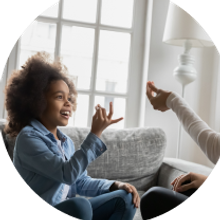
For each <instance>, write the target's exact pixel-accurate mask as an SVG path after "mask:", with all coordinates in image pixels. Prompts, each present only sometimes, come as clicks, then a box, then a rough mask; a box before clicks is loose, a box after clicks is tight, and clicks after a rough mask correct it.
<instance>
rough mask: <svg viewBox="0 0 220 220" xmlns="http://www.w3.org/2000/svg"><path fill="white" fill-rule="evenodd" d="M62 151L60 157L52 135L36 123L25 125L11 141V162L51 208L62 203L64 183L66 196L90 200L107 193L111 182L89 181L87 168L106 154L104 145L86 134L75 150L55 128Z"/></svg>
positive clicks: (93, 136)
mask: <svg viewBox="0 0 220 220" xmlns="http://www.w3.org/2000/svg"><path fill="white" fill-rule="evenodd" d="M57 135H58V138H59V139H60V140H61V145H62V147H63V149H64V153H65V157H66V158H67V160H66V161H64V160H63V158H62V153H61V152H60V150H59V148H58V146H57V142H56V139H55V137H54V135H53V134H52V133H51V132H50V131H48V130H47V129H46V127H45V126H44V125H43V124H42V123H40V122H39V121H38V120H36V119H33V120H32V121H31V122H30V125H27V126H25V127H24V128H23V129H22V130H21V131H20V133H19V134H18V136H17V138H16V141H15V148H14V156H13V163H14V166H15V167H16V169H17V170H18V172H19V173H20V175H21V176H22V178H23V179H24V180H25V182H26V183H27V184H28V185H29V186H30V187H31V189H32V190H33V191H34V192H36V193H37V194H38V195H39V196H40V197H41V198H42V199H44V200H45V201H47V202H48V203H49V204H51V205H53V206H54V205H56V204H58V203H60V202H61V201H62V194H63V193H64V192H63V191H64V186H65V184H67V185H69V186H70V190H69V193H68V197H69V198H71V197H74V196H75V195H76V194H79V195H81V196H89V197H94V196H98V195H101V194H103V193H107V192H109V188H110V186H111V185H112V184H113V183H114V180H106V179H93V178H91V177H90V176H88V175H87V171H86V168H87V166H88V165H89V164H90V163H91V162H92V161H94V160H95V159H96V158H97V157H99V156H100V155H101V154H102V153H104V152H105V151H106V149H107V148H106V146H105V144H104V143H103V142H102V141H101V140H100V139H99V138H98V137H97V136H96V135H95V134H93V133H91V132H90V133H89V134H88V136H87V137H86V138H85V140H84V141H83V143H82V144H81V148H80V149H79V150H77V151H75V147H74V144H73V142H72V140H71V139H70V138H69V137H68V136H67V135H64V134H63V133H62V132H61V131H60V130H59V129H57Z"/></svg>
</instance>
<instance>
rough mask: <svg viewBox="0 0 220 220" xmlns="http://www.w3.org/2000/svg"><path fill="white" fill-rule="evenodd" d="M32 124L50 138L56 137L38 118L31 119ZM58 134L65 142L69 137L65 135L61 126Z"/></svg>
mask: <svg viewBox="0 0 220 220" xmlns="http://www.w3.org/2000/svg"><path fill="white" fill-rule="evenodd" d="M30 124H31V126H32V127H34V128H35V129H36V130H38V131H39V132H40V133H42V134H43V135H45V136H48V137H49V138H50V139H55V137H54V135H53V134H52V133H51V132H50V131H48V130H47V128H46V127H45V126H44V125H43V124H42V123H41V122H40V121H39V120H37V119H32V120H31V121H30ZM57 136H58V138H59V139H60V140H61V142H65V141H66V139H67V137H66V135H64V134H63V133H62V132H61V131H60V130H59V128H57Z"/></svg>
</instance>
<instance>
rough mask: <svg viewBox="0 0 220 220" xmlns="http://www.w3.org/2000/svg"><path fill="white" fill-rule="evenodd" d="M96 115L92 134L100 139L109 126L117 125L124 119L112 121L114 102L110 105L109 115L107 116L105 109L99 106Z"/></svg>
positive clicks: (93, 120)
mask: <svg viewBox="0 0 220 220" xmlns="http://www.w3.org/2000/svg"><path fill="white" fill-rule="evenodd" d="M95 109H96V113H95V115H94V116H93V119H92V128H91V132H92V133H93V134H95V135H97V136H98V137H100V136H101V134H102V132H103V131H104V130H105V128H107V127H108V126H109V125H111V124H114V123H117V122H119V121H121V120H122V119H123V117H121V118H118V119H114V120H112V115H113V104H112V102H110V103H109V109H110V111H109V114H108V115H107V114H106V110H105V108H102V107H101V106H100V105H99V104H98V105H97V106H96V107H95Z"/></svg>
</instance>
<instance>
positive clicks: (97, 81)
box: [10, 0, 145, 128]
mask: <svg viewBox="0 0 220 220" xmlns="http://www.w3.org/2000/svg"><path fill="white" fill-rule="evenodd" d="M142 8H144V10H143V9H142ZM140 9H142V10H140ZM136 11H138V13H137V12H136ZM144 20H145V3H144V1H141V0H111V1H109V0H60V2H59V3H57V4H56V5H54V6H52V7H51V8H49V9H48V10H46V11H45V12H44V13H42V14H41V15H40V16H39V17H38V18H37V19H36V20H35V21H34V22H33V23H32V24H31V25H30V26H29V27H28V28H27V29H26V30H25V32H24V33H23V35H22V36H21V38H20V39H19V40H18V42H17V44H16V48H17V49H16V50H15V52H14V53H15V55H14V56H12V57H11V58H10V59H11V60H12V59H13V61H12V62H14V63H15V64H14V66H16V68H21V66H22V65H23V64H24V62H25V61H26V60H27V58H28V57H29V56H31V55H32V54H35V53H36V52H37V51H43V50H44V51H47V52H49V53H50V54H51V56H52V58H55V57H57V56H61V57H63V63H64V64H65V65H66V66H67V68H68V70H69V73H70V75H71V76H72V78H73V80H74V83H75V85H76V87H77V91H78V100H77V103H78V105H77V110H76V112H75V114H74V115H73V117H72V118H70V119H69V124H68V125H69V126H78V127H87V126H88V127H90V126H91V120H92V116H93V114H94V112H95V109H94V107H95V105H97V104H98V103H99V104H100V105H102V106H103V107H105V108H106V110H107V112H108V111H109V102H113V106H114V115H113V118H114V119H115V118H118V117H124V120H122V121H120V122H119V123H117V124H113V125H112V126H111V128H125V127H131V126H132V127H135V126H137V124H138V122H137V121H138V120H136V119H135V120H133V121H132V120H130V119H131V117H132V114H136V115H137V114H138V113H139V111H138V106H137V103H138V101H137V100H138V95H139V90H140V89H139V87H140V86H139V84H140V80H141V74H142V72H141V70H142V69H141V68H139V69H137V68H136V69H135V67H136V66H141V65H142V63H141V62H142V59H139V60H138V58H136V55H135V54H138V53H139V54H141V55H139V57H141V58H142V49H143V39H144ZM135 23H137V24H138V25H136V26H137V27H136V26H135ZM141 25H142V26H141ZM14 57H16V59H15V58H14ZM135 75H137V76H135ZM133 79H135V80H133ZM129 85H132V89H134V90H133V91H132V90H130V89H129V88H130V86H129ZM134 108H136V110H134Z"/></svg>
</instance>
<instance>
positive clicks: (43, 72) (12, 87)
mask: <svg viewBox="0 0 220 220" xmlns="http://www.w3.org/2000/svg"><path fill="white" fill-rule="evenodd" d="M56 80H63V81H64V82H66V84H67V85H68V87H69V93H70V94H69V95H70V96H71V104H72V110H73V111H75V110H76V97H77V91H76V88H75V86H74V84H73V81H72V80H71V79H70V76H69V75H68V70H67V67H66V66H65V65H63V64H62V62H61V59H60V58H57V59H56V60H55V61H52V60H51V59H50V55H49V53H47V52H38V53H37V54H35V55H33V56H31V57H30V58H29V59H28V60H27V61H26V63H25V64H24V65H23V66H22V69H21V70H15V71H14V72H13V73H12V75H11V77H10V79H9V80H8V82H7V86H6V87H5V91H4V92H5V107H6V110H7V113H8V117H7V121H8V123H7V125H6V126H5V129H4V132H5V133H7V134H10V135H11V136H12V137H16V136H17V135H18V133H19V132H20V131H21V129H22V128H23V127H25V126H26V125H28V124H29V122H30V120H31V119H33V118H36V119H37V118H38V117H39V116H40V115H41V114H42V113H43V111H44V110H45V108H46V106H47V102H46V99H45V92H47V91H48V89H49V86H50V83H51V82H52V81H56Z"/></svg>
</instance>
